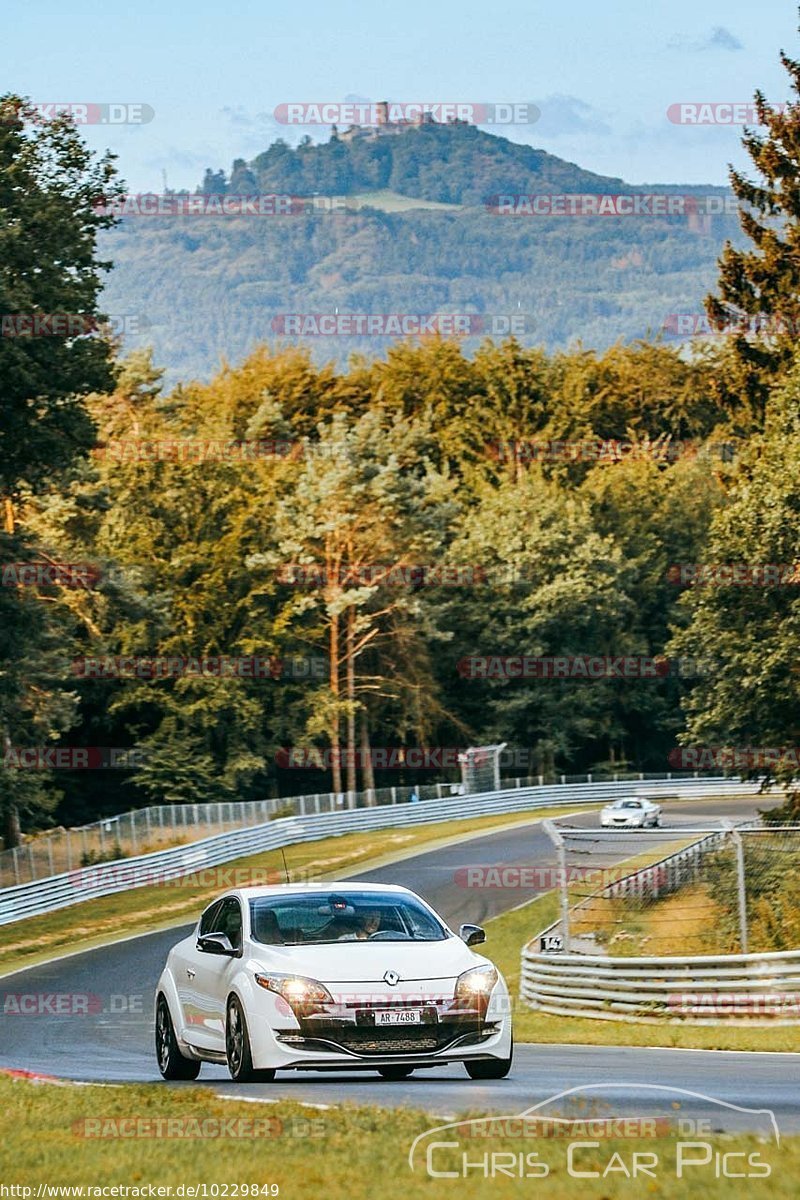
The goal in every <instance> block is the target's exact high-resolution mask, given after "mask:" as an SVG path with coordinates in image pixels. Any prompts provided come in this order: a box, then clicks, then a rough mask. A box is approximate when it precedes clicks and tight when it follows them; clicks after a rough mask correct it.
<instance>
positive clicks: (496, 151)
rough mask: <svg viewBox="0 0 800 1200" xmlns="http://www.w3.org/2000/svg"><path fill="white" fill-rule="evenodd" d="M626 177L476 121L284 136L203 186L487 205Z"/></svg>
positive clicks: (614, 187) (590, 188)
mask: <svg viewBox="0 0 800 1200" xmlns="http://www.w3.org/2000/svg"><path fill="white" fill-rule="evenodd" d="M624 186H625V185H624V184H623V181H622V180H621V179H613V178H610V177H608V176H605V175H595V174H594V173H593V172H591V171H584V170H582V169H581V168H580V167H577V166H575V164H574V163H569V162H565V161H564V160H563V159H561V158H556V157H555V156H554V155H552V154H547V153H546V152H545V151H544V150H536V149H534V148H533V147H532V146H523V145H519V144H518V143H516V142H510V141H509V140H508V139H507V138H503V137H496V136H495V135H493V134H489V133H484V132H483V131H482V130H480V129H477V128H476V127H475V126H474V125H464V124H452V125H441V124H431V125H421V126H419V127H418V128H411V129H407V130H405V131H402V132H398V133H395V134H391V135H385V136H382V137H370V136H366V137H357V138H355V139H354V140H352V141H345V140H342V139H340V138H338V137H335V136H334V137H333V138H332V139H331V140H330V141H329V142H326V143H323V144H314V143H312V142H310V141H309V142H307V143H306V144H304V145H303V144H301V145H300V146H298V147H297V149H293V148H292V147H291V146H288V145H287V144H286V143H285V142H283V141H277V142H275V143H274V144H273V145H272V146H270V147H269V149H268V150H265V151H264V153H263V154H259V155H258V156H257V158H255V159H253V161H252V162H251V163H250V164H249V165H248V164H246V163H245V162H244V161H243V160H242V159H237V160H236V162H235V163H234V166H233V169H232V170H231V173H230V178H229V179H226V178H225V177H224V175H223V173H221V172H211V171H209V172H207V174H206V178H205V180H204V181H203V184H202V187H201V190H202V191H204V192H213V191H219V190H229V191H230V192H234V193H243V192H291V193H296V194H299V195H310V194H312V193H314V192H321V193H323V194H336V195H352V194H353V193H354V192H363V191H372V190H377V189H384V188H388V189H390V190H391V191H393V192H400V193H401V194H402V195H404V196H413V197H415V198H417V199H420V200H435V201H439V202H440V203H445V204H464V205H470V206H471V205H480V204H483V203H484V202H485V200H486V199H487V197H489V196H491V195H493V194H495V193H497V192H510V193H512V194H519V193H527V192H531V191H546V192H550V191H552V192H581V191H585V192H600V191H611V192H613V191H618V190H619V189H620V188H623V187H624Z"/></svg>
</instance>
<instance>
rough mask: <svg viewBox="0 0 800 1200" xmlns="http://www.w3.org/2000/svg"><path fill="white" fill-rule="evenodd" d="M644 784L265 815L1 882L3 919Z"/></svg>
mask: <svg viewBox="0 0 800 1200" xmlns="http://www.w3.org/2000/svg"><path fill="white" fill-rule="evenodd" d="M646 783H647V789H648V791H649V790H651V789H653V790H655V791H658V792H666V793H667V794H669V795H679V796H680V797H681V798H682V799H694V798H697V799H700V798H703V797H708V796H720V795H732V794H742V793H751V794H755V793H756V791H757V785H756V784H753V783H748V784H743V783H741V782H740V781H739V780H738V779H704V780H700V779H694V778H690V779H681V780H676V779H674V778H662V779H655V780H654V779H648V780H647V781H646ZM641 790H642V779H641V778H634V779H630V780H626V781H617V782H609V783H588V784H569V783H566V784H555V785H552V786H542V787H539V786H536V787H515V788H508V789H505V790H501V791H497V792H482V793H479V794H477V795H470V796H450V797H447V798H446V799H429V800H425V801H421V802H420V803H417V804H413V803H405V804H396V805H391V804H389V805H383V806H379V807H374V808H353V809H344V810H342V811H339V812H328V813H307V814H306V815H305V816H288V817H283V818H278V819H277V820H270V821H266V822H264V823H262V824H259V825H255V826H253V827H250V828H245V829H238V830H234V831H232V832H230V833H223V834H217V835H215V836H213V837H208V838H204V839H202V840H200V841H196V842H192V843H191V844H189V845H184V846H176V847H173V848H171V849H168V850H160V851H157V852H155V853H153V854H145V855H139V856H135V857H132V858H124V859H119V860H116V861H114V862H108V863H100V864H97V865H96V866H89V867H83V868H80V869H76V870H73V871H68V872H66V873H62V874H59V875H55V876H51V877H49V878H47V879H40V880H36V881H35V882H32V883H26V884H21V885H19V886H16V887H9V888H4V889H2V890H0V925H6V924H9V923H10V922H12V921H18V920H20V919H22V918H24V917H31V916H37V915H40V914H43V913H48V912H53V911H54V910H56V909H59V908H66V907H68V906H69V905H72V904H79V903H81V902H82V901H84V900H89V899H92V898H95V897H99V896H108V895H112V894H114V893H116V892H121V891H127V890H129V889H130V888H131V887H139V886H145V885H147V884H156V883H166V882H169V881H170V880H174V879H178V878H180V877H181V876H183V875H189V874H192V873H193V872H197V871H199V870H204V869H206V868H208V867H214V866H219V865H220V864H222V863H225V862H229V861H231V860H235V859H237V858H244V857H247V856H248V855H251V854H257V853H260V852H261V851H264V850H274V849H278V848H279V847H281V846H291V845H293V844H295V843H298V842H310V841H318V840H320V839H321V838H326V837H333V836H339V835H341V834H345V833H353V832H357V831H365V830H370V829H384V828H386V829H388V828H395V827H398V826H404V825H424V824H429V823H432V822H438V821H452V820H458V819H465V818H469V817H481V816H488V815H491V814H492V813H516V812H525V811H531V812H535V811H536V810H537V809H542V808H548V807H555V806H560V805H583V806H587V805H589V806H591V805H595V804H601V803H604V802H606V801H608V800H612V799H616V798H617V797H620V796H630V795H632V794H634V793H636V792H638V791H641Z"/></svg>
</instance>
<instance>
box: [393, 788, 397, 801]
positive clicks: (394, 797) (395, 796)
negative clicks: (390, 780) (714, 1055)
mask: <svg viewBox="0 0 800 1200" xmlns="http://www.w3.org/2000/svg"><path fill="white" fill-rule="evenodd" d="M392 804H397V788H396V787H394V786H393V787H392Z"/></svg>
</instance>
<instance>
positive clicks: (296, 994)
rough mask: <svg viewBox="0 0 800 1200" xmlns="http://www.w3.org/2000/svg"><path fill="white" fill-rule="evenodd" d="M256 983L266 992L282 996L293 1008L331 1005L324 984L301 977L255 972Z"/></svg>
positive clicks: (330, 998) (272, 972)
mask: <svg viewBox="0 0 800 1200" xmlns="http://www.w3.org/2000/svg"><path fill="white" fill-rule="evenodd" d="M256 983H257V984H258V986H259V987H262V988H264V989H265V990H266V991H268V992H275V993H276V994H277V995H278V996H282V997H283V999H284V1000H286V1001H287V1003H288V1004H290V1005H291V1006H292V1008H294V1007H295V1006H297V1007H299V1008H305V1007H306V1006H307V1005H309V1004H333V996H332V995H331V994H330V992H329V991H328V989H327V988H326V987H325V984H324V983H319V981H318V980H316V979H306V978H304V976H302V975H283V974H281V973H280V972H278V971H271V972H270V973H269V974H268V975H266V974H262V973H261V972H260V971H256Z"/></svg>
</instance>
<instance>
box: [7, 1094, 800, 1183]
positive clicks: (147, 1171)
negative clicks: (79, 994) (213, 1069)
mask: <svg viewBox="0 0 800 1200" xmlns="http://www.w3.org/2000/svg"><path fill="white" fill-rule="evenodd" d="M386 1086H387V1088H391V1087H392V1085H391V1084H390V1083H387V1085H386ZM246 1090H247V1089H242V1092H243V1095H244V1094H246ZM513 1107H514V1106H513V1105H512V1106H510V1109H509V1115H510V1114H511V1112H513ZM0 1112H1V1114H2V1115H0V1145H2V1147H3V1151H4V1155H3V1157H4V1159H5V1162H4V1167H3V1183H4V1184H6V1185H12V1186H14V1185H16V1186H17V1187H24V1188H29V1189H31V1190H30V1191H29V1192H27V1194H26V1193H17V1195H21V1196H22V1200H28V1198H29V1197H36V1196H37V1191H38V1188H39V1186H40V1185H50V1186H54V1187H70V1186H77V1187H80V1186H81V1185H82V1186H83V1188H84V1191H83V1195H84V1197H89V1196H91V1195H92V1193H91V1192H90V1191H89V1190H88V1189H89V1188H90V1187H98V1188H101V1187H113V1186H114V1185H122V1186H124V1187H128V1188H132V1189H145V1190H144V1191H138V1192H133V1191H131V1192H128V1193H127V1195H128V1196H132V1195H145V1196H146V1195H148V1191H147V1189H148V1186H149V1185H152V1186H155V1187H161V1188H164V1189H166V1188H172V1189H176V1188H179V1187H180V1185H184V1191H183V1192H182V1193H176V1192H175V1191H173V1195H176V1194H181V1195H191V1194H192V1193H191V1192H189V1191H188V1188H191V1187H197V1186H198V1185H200V1186H201V1187H202V1185H205V1187H206V1190H205V1193H204V1192H203V1191H202V1190H200V1191H197V1192H195V1193H194V1195H195V1196H203V1195H205V1196H215V1195H216V1196H220V1197H226V1196H227V1197H235V1196H238V1197H242V1196H249V1197H252V1196H253V1195H258V1196H262V1195H270V1194H272V1195H275V1194H278V1195H279V1196H280V1197H281V1198H284V1200H293V1198H295V1197H298V1198H302V1197H308V1196H325V1198H326V1200H373V1198H374V1197H375V1196H376V1195H380V1196H381V1197H382V1198H383V1200H395V1197H397V1198H398V1200H399V1198H402V1200H423V1198H424V1197H427V1198H430V1197H432V1196H436V1197H447V1196H453V1197H456V1196H457V1197H458V1200H478V1197H485V1196H486V1195H487V1194H489V1193H490V1194H491V1195H492V1196H499V1197H505V1196H510V1197H516V1196H520V1197H522V1196H525V1197H530V1196H531V1194H532V1193H533V1192H535V1194H536V1195H537V1196H544V1197H553V1198H560V1197H573V1196H574V1195H575V1194H576V1192H577V1190H578V1187H579V1188H580V1195H581V1196H582V1197H585V1198H586V1200H600V1198H601V1197H608V1196H609V1195H611V1194H613V1195H614V1197H615V1198H617V1197H619V1198H621V1200H627V1198H628V1197H637V1198H638V1197H641V1196H642V1195H652V1194H655V1195H658V1196H659V1197H661V1198H662V1200H677V1198H678V1197H686V1196H700V1195H703V1196H708V1197H711V1198H712V1200H713V1198H715V1197H722V1196H725V1197H730V1196H731V1195H732V1194H741V1193H739V1192H738V1191H736V1188H737V1184H734V1185H733V1187H732V1186H731V1180H730V1178H724V1177H723V1178H719V1175H720V1174H721V1173H722V1172H721V1171H720V1168H719V1161H720V1160H719V1159H718V1158H716V1157H715V1153H716V1154H726V1153H728V1154H730V1153H733V1154H734V1155H736V1154H738V1155H745V1156H747V1155H752V1156H755V1157H754V1158H752V1159H750V1160H748V1158H747V1157H734V1158H733V1159H731V1160H730V1162H729V1166H728V1170H729V1171H733V1170H735V1171H737V1172H739V1173H740V1176H739V1178H740V1179H741V1174H742V1173H745V1172H748V1171H749V1172H750V1173H751V1174H752V1175H755V1174H756V1173H757V1174H759V1175H761V1176H762V1177H761V1178H754V1177H751V1178H749V1179H745V1180H742V1182H743V1183H744V1186H745V1187H746V1188H747V1195H748V1197H750V1198H751V1200H759V1198H760V1197H762V1196H763V1197H767V1196H770V1197H778V1198H781V1200H782V1198H784V1197H785V1198H787V1200H788V1198H789V1197H792V1198H794V1197H795V1196H796V1195H797V1178H798V1176H800V1138H797V1137H787V1138H783V1139H782V1140H781V1145H780V1146H779V1147H778V1146H776V1145H775V1144H774V1140H768V1139H767V1138H766V1137H764V1136H762V1137H757V1136H754V1135H736V1136H732V1135H731V1136H709V1137H705V1136H704V1137H703V1138H702V1142H707V1143H708V1145H709V1161H708V1162H707V1163H705V1164H704V1165H702V1166H699V1165H698V1166H693V1167H684V1177H683V1178H678V1177H677V1170H678V1168H677V1163H678V1155H679V1154H680V1153H683V1155H684V1156H686V1155H692V1156H693V1157H694V1159H695V1160H698V1159H702V1158H704V1157H705V1152H704V1151H702V1150H698V1148H697V1147H698V1143H697V1142H695V1145H694V1149H693V1150H683V1151H681V1150H680V1149H679V1143H678V1141H677V1139H676V1137H675V1135H674V1134H672V1135H671V1136H664V1137H659V1138H657V1139H656V1138H651V1137H647V1138H636V1139H635V1140H631V1139H630V1138H628V1139H627V1140H622V1139H620V1138H615V1139H613V1140H612V1139H608V1140H606V1139H602V1140H597V1135H595V1136H594V1138H592V1141H591V1143H590V1145H589V1147H587V1148H583V1149H580V1150H578V1151H577V1153H576V1154H575V1158H574V1160H573V1164H572V1172H570V1170H569V1168H568V1159H567V1147H568V1142H567V1139H565V1138H563V1137H557V1138H553V1137H550V1138H546V1137H537V1138H530V1137H526V1138H525V1140H524V1141H521V1140H520V1138H519V1136H517V1137H516V1138H513V1137H509V1136H508V1132H509V1131H508V1130H506V1129H498V1126H497V1125H496V1124H494V1125H491V1126H484V1127H483V1128H484V1129H486V1130H487V1132H489V1131H491V1132H490V1136H488V1137H487V1136H483V1137H481V1138H480V1140H477V1139H476V1138H475V1137H474V1136H473V1137H467V1136H466V1130H463V1131H461V1132H460V1133H459V1132H456V1131H454V1130H447V1131H445V1132H444V1133H443V1134H439V1135H436V1138H435V1139H433V1138H432V1139H427V1140H426V1141H425V1142H423V1143H421V1145H420V1146H419V1147H418V1149H417V1152H416V1155H415V1169H414V1170H413V1171H412V1170H411V1168H410V1166H409V1162H408V1156H409V1150H410V1147H411V1144H412V1142H413V1141H414V1139H415V1138H416V1137H417V1136H418V1135H419V1134H423V1133H426V1132H427V1131H429V1130H432V1129H433V1128H435V1127H436V1126H437V1125H439V1124H441V1123H442V1122H441V1119H439V1118H436V1117H432V1116H430V1115H427V1114H425V1113H422V1112H418V1111H415V1110H413V1109H407V1108H397V1109H391V1110H389V1109H382V1108H377V1107H374V1106H370V1107H356V1106H352V1105H349V1104H345V1105H341V1106H337V1107H336V1108H332V1109H327V1110H324V1111H320V1110H319V1109H314V1108H311V1107H309V1106H303V1105H299V1104H295V1103H292V1102H281V1103H280V1104H275V1105H272V1104H263V1105H262V1104H252V1103H250V1104H248V1103H245V1102H241V1101H238V1100H234V1101H228V1100H223V1099H221V1098H220V1097H218V1096H216V1095H215V1094H214V1093H213V1092H211V1091H208V1090H205V1089H202V1088H198V1087H191V1086H190V1087H165V1086H161V1085H158V1084H156V1085H152V1084H151V1085H149V1086H148V1085H132V1084H131V1085H125V1086H124V1087H120V1088H100V1087H96V1086H87V1087H80V1088H77V1087H56V1086H53V1085H48V1084H42V1085H33V1084H32V1083H30V1082H29V1081H27V1080H15V1081H12V1080H10V1079H8V1078H2V1077H0ZM472 1115H473V1116H476V1115H477V1114H474V1113H473V1114H472ZM570 1115H573V1114H570ZM589 1115H591V1114H588V1113H584V1114H583V1116H584V1117H587V1116H589ZM597 1115H600V1114H599V1113H598V1114H597ZM675 1115H677V1114H675ZM143 1122H146V1123H147V1124H143ZM167 1122H171V1123H172V1124H171V1125H169V1124H167ZM220 1123H221V1124H220ZM671 1124H672V1122H670V1126H671ZM220 1128H222V1129H223V1130H227V1133H225V1135H224V1136H219V1135H217V1136H214V1134H213V1132H211V1131H213V1130H215V1129H216V1130H219V1129H220ZM471 1128H472V1130H473V1131H474V1130H475V1127H474V1126H473V1127H471ZM478 1128H481V1127H478ZM170 1129H171V1130H172V1132H171V1133H170ZM259 1129H260V1130H261V1134H260V1136H254V1132H255V1131H256V1130H259ZM144 1130H147V1131H149V1133H145V1135H144V1136H142V1131H144ZM190 1130H191V1131H194V1132H195V1136H193V1137H186V1136H185V1134H184V1132H183V1131H186V1132H187V1133H188V1132H189V1131H190ZM156 1131H160V1136H154V1133H156ZM178 1131H181V1132H178ZM235 1131H238V1136H235V1135H234V1134H235ZM198 1132H200V1136H198ZM511 1132H513V1130H511ZM123 1133H127V1136H120V1134H123ZM134 1133H138V1136H132V1134H134ZM203 1133H204V1134H205V1136H203ZM265 1134H266V1135H267V1136H265ZM589 1136H591V1135H589ZM586 1137H587V1135H586V1134H583V1135H578V1136H577V1137H575V1138H574V1139H571V1140H575V1141H578V1140H582V1139H583V1138H586ZM601 1137H602V1135H601ZM432 1140H440V1141H444V1140H446V1141H449V1142H455V1143H456V1144H455V1145H454V1146H451V1147H450V1148H449V1149H448V1148H439V1149H437V1150H435V1151H434V1152H432V1154H431V1163H432V1166H433V1168H434V1169H435V1170H437V1171H439V1172H451V1173H453V1174H451V1175H450V1176H449V1177H445V1176H444V1175H440V1176H439V1177H437V1178H433V1177H431V1176H430V1175H429V1174H428V1173H427V1171H426V1164H425V1148H426V1146H427V1145H429V1144H430V1141H432ZM635 1153H638V1154H646V1155H647V1156H648V1162H649V1170H650V1176H649V1177H648V1176H647V1175H645V1176H644V1177H643V1176H642V1175H641V1174H640V1175H639V1177H638V1178H626V1172H627V1173H628V1174H630V1172H631V1170H632V1162H633V1155H634V1154H635ZM500 1154H502V1155H503V1158H502V1159H498V1158H495V1157H493V1156H495V1155H500ZM485 1155H489V1159H488V1169H487V1167H486V1166H482V1165H481V1164H482V1162H483V1160H484V1156H485ZM528 1155H530V1156H531V1158H529V1159H527V1161H526V1156H528ZM615 1156H616V1157H615ZM652 1156H655V1159H653V1157H652ZM465 1158H466V1160H467V1163H469V1164H474V1165H473V1166H468V1167H466V1168H465V1166H464V1160H465ZM521 1159H522V1168H521V1169H520V1160H521ZM498 1163H501V1164H502V1165H501V1167H500V1170H499V1171H496V1172H495V1173H494V1175H492V1174H489V1172H490V1171H491V1168H492V1166H493V1165H495V1164H498ZM532 1164H535V1165H532ZM545 1169H546V1174H545ZM523 1171H524V1172H526V1173H527V1177H522V1178H520V1177H519V1175H520V1174H522V1173H523ZM576 1171H582V1172H586V1173H589V1172H595V1173H596V1174H595V1176H594V1177H591V1178H587V1176H586V1174H584V1175H583V1176H582V1177H581V1178H580V1180H579V1183H578V1184H577V1187H576V1175H575V1172H576ZM765 1171H766V1172H768V1173H769V1174H768V1176H767V1175H765V1174H764V1173H765ZM604 1173H605V1174H604ZM513 1175H517V1176H518V1177H517V1178H513V1177H511V1176H513ZM737 1182H738V1181H737ZM215 1184H216V1185H217V1190H216V1191H214V1190H213V1187H214V1185H215ZM242 1185H246V1187H247V1190H246V1191H245V1190H244V1189H243V1187H242ZM270 1185H272V1186H273V1187H277V1189H278V1191H277V1192H275V1191H270ZM738 1186H739V1187H741V1186H742V1183H738ZM226 1188H227V1190H225V1189H226ZM255 1189H258V1190H257V1191H256V1190H255ZM262 1189H263V1190H262ZM7 1194H9V1195H10V1194H13V1193H10V1192H9V1193H7ZM42 1194H43V1195H47V1193H46V1192H43V1193H42ZM55 1194H58V1193H55ZM106 1194H107V1195H109V1194H110V1193H108V1192H107V1193H106ZM118 1194H120V1193H118ZM121 1194H123V1195H124V1194H125V1193H121ZM167 1194H168V1193H167V1192H166V1191H165V1192H163V1193H162V1195H167Z"/></svg>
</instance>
